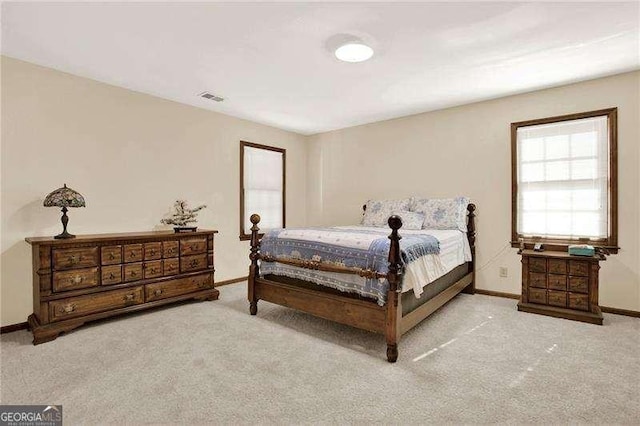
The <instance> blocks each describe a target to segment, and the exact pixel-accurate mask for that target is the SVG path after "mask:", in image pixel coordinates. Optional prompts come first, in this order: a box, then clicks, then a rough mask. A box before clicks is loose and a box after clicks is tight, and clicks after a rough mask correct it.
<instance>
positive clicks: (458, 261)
mask: <svg viewBox="0 0 640 426" xmlns="http://www.w3.org/2000/svg"><path fill="white" fill-rule="evenodd" d="M403 233H404V234H410V233H411V234H413V233H424V234H429V235H432V236H434V237H435V238H436V239H437V240H438V241H439V242H440V253H439V254H428V255H426V256H422V257H421V258H420V259H418V260H415V261H413V262H411V263H410V264H409V265H407V266H406V267H405V274H404V279H403V280H402V292H403V293H404V292H406V291H409V290H412V289H413V293H414V294H415V296H416V297H417V298H418V297H420V295H421V294H422V291H423V288H424V287H425V286H426V285H428V284H429V283H431V282H433V281H435V280H437V279H438V278H440V277H441V276H443V275H445V274H447V273H448V272H450V271H451V270H453V269H454V268H455V267H456V266H459V265H462V264H463V263H465V262H469V261H471V247H470V246H469V240H468V239H467V234H466V233H465V232H462V231H459V230H457V229H451V230H449V229H447V230H442V229H422V230H419V231H403Z"/></svg>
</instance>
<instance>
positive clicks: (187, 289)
mask: <svg viewBox="0 0 640 426" xmlns="http://www.w3.org/2000/svg"><path fill="white" fill-rule="evenodd" d="M208 288H213V279H212V278H211V274H205V275H198V276H195V277H188V278H178V279H175V280H169V281H164V282H161V283H154V284H147V285H146V286H145V290H144V291H145V300H146V301H147V302H150V301H153V300H159V299H166V298H169V297H174V296H180V295H181V294H187V293H193V292H195V291H200V290H205V289H208Z"/></svg>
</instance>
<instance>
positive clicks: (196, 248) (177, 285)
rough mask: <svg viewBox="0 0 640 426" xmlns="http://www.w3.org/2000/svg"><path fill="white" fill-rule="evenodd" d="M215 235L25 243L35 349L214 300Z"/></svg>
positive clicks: (158, 234)
mask: <svg viewBox="0 0 640 426" xmlns="http://www.w3.org/2000/svg"><path fill="white" fill-rule="evenodd" d="M217 232H218V231H209V230H202V231H197V232H189V233H182V234H178V233H174V232H170V231H167V232H142V233H123V234H101V235H100V234H98V235H79V236H78V237H76V238H73V239H67V240H56V239H54V238H51V237H38V238H27V239H26V241H27V242H28V243H29V244H31V245H32V250H33V251H32V253H33V314H32V315H30V316H29V319H28V322H29V327H30V329H31V331H32V332H33V343H34V344H36V345H37V344H39V343H43V342H47V341H50V340H53V339H55V338H56V337H58V335H59V334H60V333H62V332H65V331H69V330H72V329H74V328H76V327H79V326H81V325H82V324H84V323H85V322H88V321H93V320H97V319H101V318H106V317H111V316H114V315H120V314H124V313H127V312H134V311H139V310H143V309H147V308H151V307H154V306H159V305H164V304H167V303H172V302H176V301H179V300H185V299H198V300H215V299H217V298H218V293H219V292H218V290H216V289H214V288H213V287H214V280H213V274H214V263H213V259H214V250H213V237H214V234H216V233H217Z"/></svg>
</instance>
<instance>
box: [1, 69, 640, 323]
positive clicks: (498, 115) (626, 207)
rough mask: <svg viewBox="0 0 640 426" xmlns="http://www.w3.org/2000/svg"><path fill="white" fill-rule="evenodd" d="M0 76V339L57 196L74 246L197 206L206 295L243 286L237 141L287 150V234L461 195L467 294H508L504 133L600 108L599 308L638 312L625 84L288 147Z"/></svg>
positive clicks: (290, 140)
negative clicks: (613, 176)
mask: <svg viewBox="0 0 640 426" xmlns="http://www.w3.org/2000/svg"><path fill="white" fill-rule="evenodd" d="M1 71H2V75H1V77H2V86H1V89H2V105H1V106H2V111H1V118H2V122H1V125H2V133H1V137H2V152H1V154H2V158H1V166H2V173H1V178H2V183H1V188H2V197H1V201H2V208H1V214H2V217H1V220H2V228H1V231H2V235H1V250H2V256H1V264H0V266H1V269H0V271H1V272H0V274H1V275H0V277H1V281H0V299H1V300H0V309H1V315H0V317H1V319H0V322H1V324H2V325H8V324H13V323H18V322H22V321H24V320H25V319H26V317H27V315H28V314H29V313H30V312H31V309H32V306H31V275H30V270H31V265H30V257H31V253H30V251H29V246H28V245H27V244H26V243H25V242H24V238H25V237H26V236H33V235H54V234H57V233H58V232H59V231H60V222H59V212H58V211H57V210H56V209H47V208H44V207H42V200H43V198H44V196H45V195H46V194H47V193H48V192H49V191H51V190H53V189H54V188H57V187H58V186H60V185H62V183H67V184H69V185H70V186H72V187H73V188H75V189H77V190H79V191H80V192H82V193H83V194H84V195H85V196H86V198H87V203H88V207H87V208H86V209H73V210H72V211H71V212H70V218H71V221H70V231H71V232H75V233H100V232H119V231H139V230H149V229H154V228H155V227H156V226H157V224H158V220H159V219H160V218H161V217H162V216H163V214H164V213H165V212H167V210H168V208H169V207H170V206H171V204H172V202H173V201H174V200H175V199H176V198H186V199H187V200H190V201H191V202H192V203H206V204H208V205H209V208H208V209H206V210H204V211H203V212H202V213H201V215H200V223H199V225H200V226H201V227H207V228H215V229H218V230H219V231H220V234H218V237H217V240H216V244H217V245H216V248H217V249H216V280H218V281H220V280H224V279H230V278H235V277H239V276H242V275H245V274H246V270H247V264H248V262H247V252H248V243H247V242H240V241H238V227H239V225H238V196H239V194H238V189H237V186H238V174H239V170H238V167H239V165H238V155H239V153H238V151H239V143H238V141H239V140H241V139H244V140H249V141H253V142H258V143H263V144H270V145H277V146H282V147H284V148H286V149H287V160H288V161H287V224H288V225H290V226H301V225H305V224H309V225H316V224H340V223H344V224H347V223H355V222H356V221H357V220H359V217H360V211H361V210H360V209H361V205H362V204H363V202H364V201H366V200H367V199H368V198H373V197H389V198H391V197H404V196H410V195H415V194H418V195H428V196H443V197H444V196H452V195H457V194H466V195H468V196H470V197H471V198H472V199H473V200H474V202H475V203H476V204H477V205H478V266H479V272H478V287H480V288H484V289H489V290H495V291H503V292H510V293H518V292H519V283H520V280H519V266H520V265H519V259H518V257H517V256H516V254H515V249H512V248H510V247H509V246H508V241H509V237H510V215H511V212H510V202H511V198H510V197H511V195H510V182H511V181H510V179H511V178H510V145H509V143H510V142H509V123H511V122H513V121H519V120H525V119H530V118H537V117H545V116H551V115H558V114H565V113H570V112H578V111H586V110H591V109H599V108H607V107H611V106H617V107H618V108H619V150H620V153H619V169H620V181H619V184H620V195H619V198H620V246H621V247H622V250H621V251H620V254H618V255H615V256H611V257H610V258H609V260H608V261H607V262H605V263H604V264H603V269H602V284H601V304H602V305H604V306H611V307H617V308H622V309H632V310H640V266H639V265H640V201H639V200H640V172H639V170H640V167H639V164H640V149H639V146H640V125H639V123H640V105H639V98H640V72H635V73H627V74H622V75H618V76H614V77H609V78H604V79H598V80H593V81H589V82H585V83H579V84H575V85H570V86H564V87H560V88H555V89H549V90H544V91H539V92H533V93H529V94H524V95H518V96H513V97H508V98H502V99H498V100H494V101H488V102H482V103H477V104H471V105H466V106H461V107H457V108H451V109H447V110H442V111H436V112H430V113H425V114H419V115H415V116H410V117H405V118H401V119H397V120H391V121H385V122H379V123H374V124H369V125H366V126H359V127H353V128H349V129H344V130H339V131H335V132H329V133H324V134H319V135H315V136H311V137H303V136H300V135H297V134H295V133H291V132H285V131H282V130H278V129H275V128H272V127H268V126H263V125H259V124H256V123H252V122H249V121H246V120H240V119H236V118H232V117H229V116H225V115H222V114H217V113H214V112H210V111H206V110H201V109H197V108H193V107H190V106H185V105H181V104H177V103H174V102H170V101H166V100H162V99H159V98H155V97H152V96H147V95H143V94H140V93H136V92H132V91H129V90H125V89H121V88H117V87H114V86H109V85H105V84H102V83H98V82H95V81H92V80H88V79H84V78H80V77H75V76H72V75H69V74H65V73H61V72H58V71H54V70H51V69H48V68H42V67H38V66H34V65H31V64H27V63H24V62H20V61H16V60H13V59H9V58H6V57H2V68H1ZM305 169H306V170H305ZM389 171H391V172H389ZM402 176H404V177H402ZM305 200H306V203H305ZM500 266H506V267H508V268H509V276H508V278H499V277H498V267H500Z"/></svg>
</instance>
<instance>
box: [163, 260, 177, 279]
mask: <svg viewBox="0 0 640 426" xmlns="http://www.w3.org/2000/svg"><path fill="white" fill-rule="evenodd" d="M162 263H163V265H162V266H163V269H164V275H176V274H179V273H180V260H179V259H178V258H177V257H174V258H173V259H165V260H163V261H162Z"/></svg>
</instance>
